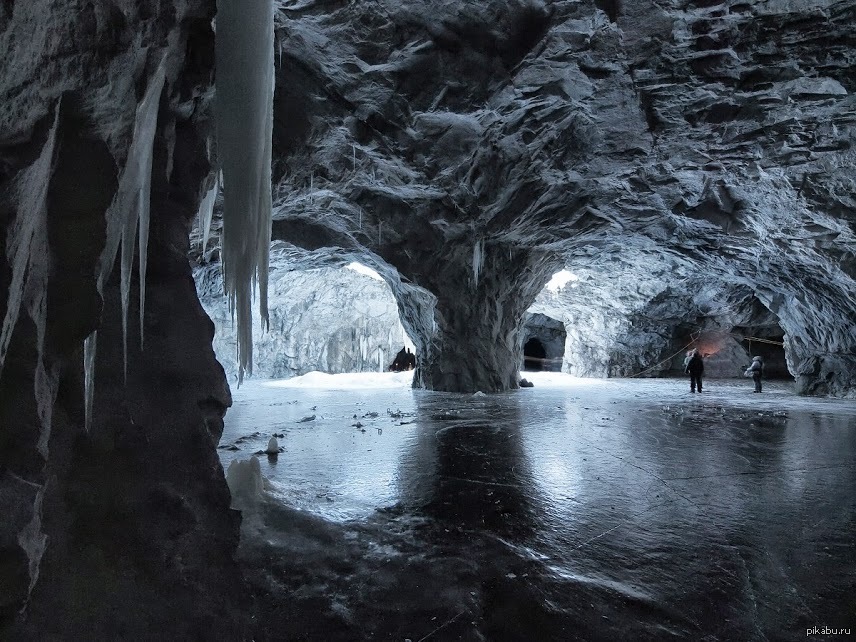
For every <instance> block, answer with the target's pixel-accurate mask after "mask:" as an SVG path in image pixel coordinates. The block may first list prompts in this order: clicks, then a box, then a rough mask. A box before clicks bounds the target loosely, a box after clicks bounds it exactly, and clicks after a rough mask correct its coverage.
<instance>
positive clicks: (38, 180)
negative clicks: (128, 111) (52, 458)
mask: <svg viewBox="0 0 856 642" xmlns="http://www.w3.org/2000/svg"><path fill="white" fill-rule="evenodd" d="M59 113H60V104H59V103H57V106H56V109H55V111H54V119H53V125H52V126H51V129H50V131H49V132H48V137H47V140H46V141H45V145H44V147H42V152H41V154H40V155H39V157H38V159H36V161H35V162H34V163H33V164H32V165H31V166H30V167H29V168H28V169H26V170H25V171H24V172H22V174H21V177H20V179H19V181H18V182H17V185H16V191H17V196H18V203H19V207H18V212H17V216H16V217H15V220H14V222H13V223H12V226H11V228H10V230H9V236H8V239H7V241H6V254H7V261H8V263H9V267H10V268H11V270H12V282H11V283H10V284H9V295H8V299H7V302H6V314H5V316H4V318H3V325H2V329H0V375H1V374H2V372H3V365H4V363H5V360H6V354H7V351H8V349H9V343H10V341H11V339H12V331H13V330H14V328H15V325H16V324H17V322H18V316H19V315H20V311H21V305H22V304H23V305H24V306H25V307H26V309H27V313H28V314H29V316H30V318H31V319H32V320H33V323H34V324H35V326H36V352H37V355H38V356H37V360H36V367H35V372H34V378H33V395H34V397H35V400H36V412H37V414H38V416H39V423H40V424H41V430H40V435H39V441H38V449H39V452H40V453H41V455H42V456H43V457H44V458H45V459H47V456H48V439H49V437H50V430H51V414H52V412H53V405H54V401H55V400H56V390H57V373H56V371H55V370H54V371H52V372H50V373H48V371H47V369H46V368H45V361H44V346H45V331H46V327H47V314H48V309H47V303H48V302H47V296H48V293H47V291H48V275H49V273H50V263H49V261H50V248H49V245H48V208H47V197H48V189H49V187H50V182H51V176H52V175H53V169H54V157H55V150H56V139H57V129H58V128H59Z"/></svg>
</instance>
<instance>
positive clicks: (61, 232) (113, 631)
mask: <svg viewBox="0 0 856 642" xmlns="http://www.w3.org/2000/svg"><path fill="white" fill-rule="evenodd" d="M213 12H214V3H213V2H210V1H208V0H177V1H176V2H171V3H166V4H157V3H155V4H154V5H152V4H151V3H143V4H140V3H135V2H126V1H124V0H123V1H115V0H112V1H107V0H96V1H91V0H87V1H83V0H71V1H69V2H65V3H57V2H52V1H49V0H33V1H31V2H13V3H10V2H4V3H0V48H2V51H3V52H4V61H3V65H2V67H0V312H2V314H0V317H2V318H5V321H4V335H5V331H6V330H7V329H11V328H14V330H13V331H12V332H11V334H9V335H8V340H9V341H10V343H9V344H8V353H7V354H6V355H5V363H4V367H3V371H2V374H0V513H2V515H3V516H4V517H3V519H2V520H0V569H2V572H0V638H3V639H18V640H31V639H96V638H97V639H130V638H133V639H153V638H156V637H157V638H160V637H165V638H170V639H215V638H228V639H236V640H237V639H241V638H242V637H244V634H245V632H246V626H245V624H246V622H245V620H244V616H243V615H242V614H241V608H242V599H243V598H242V591H241V581H240V574H239V571H238V569H237V567H236V564H235V562H234V558H233V555H234V552H235V549H236V546H237V538H238V527H239V517H237V516H236V514H235V513H233V512H232V511H230V509H229V493H228V489H227V487H226V484H225V481H224V478H223V471H222V469H221V467H220V464H219V461H218V458H217V455H216V451H215V446H216V443H217V440H218V439H219V436H220V433H221V431H222V416H223V414H224V412H225V410H226V408H227V407H228V406H229V405H230V404H231V398H230V394H229V389H228V386H227V384H226V380H225V377H224V374H223V370H222V368H221V367H220V366H219V364H218V363H217V362H216V360H215V359H214V353H213V351H212V350H211V338H212V332H213V327H212V325H211V322H210V320H209V319H208V318H207V317H206V316H205V313H204V311H203V310H202V308H201V306H200V304H199V301H198V299H197V296H196V293H195V291H194V286H193V280H192V277H191V273H190V267H189V264H188V261H187V259H186V253H187V250H188V231H189V224H190V221H191V219H192V217H193V215H194V213H195V211H196V207H197V205H198V202H199V197H200V189H201V184H202V182H203V180H204V179H205V178H206V176H207V174H208V173H209V171H210V168H209V165H208V161H207V159H206V158H207V157H206V151H205V150H206V138H207V136H208V132H209V131H210V129H211V126H210V123H209V122H208V121H207V114H208V113H209V112H210V109H209V104H208V103H209V102H210V95H211V83H212V71H213V69H212V68H213V32H212V29H211V19H212V16H213ZM161 63H162V64H163V69H164V77H165V83H164V87H163V91H162V93H161V95H160V100H159V101H155V102H154V109H155V111H156V113H157V124H156V132H155V136H154V148H153V160H152V178H151V189H150V199H151V224H150V236H149V242H148V253H147V256H148V274H147V278H146V284H147V306H146V309H145V314H144V316H143V326H144V327H143V334H144V336H145V350H143V351H141V350H140V348H139V336H140V328H139V321H138V320H137V319H138V318H139V314H138V309H137V308H138V305H137V303H136V301H137V295H138V292H139V277H138V275H137V274H136V273H135V274H134V275H133V278H132V279H131V293H130V294H131V301H132V304H131V309H130V311H129V320H130V322H129V327H128V337H129V338H128V361H127V374H126V366H125V361H124V358H123V333H122V320H121V313H120V308H121V305H120V299H119V290H120V285H119V272H120V270H119V268H118V266H115V267H114V269H113V275H112V278H110V279H109V280H108V281H107V282H106V283H105V285H104V288H103V297H102V296H101V294H100V293H99V290H98V288H97V287H96V275H97V273H98V270H99V260H100V257H101V255H102V251H103V249H104V245H105V240H106V238H107V234H108V228H112V227H113V226H116V225H117V224H119V222H120V219H121V218H122V217H123V216H124V215H125V211H124V210H123V209H122V208H113V209H109V208H110V206H111V203H112V202H113V201H114V199H115V197H116V193H117V189H118V185H119V183H120V181H121V176H122V174H123V172H124V171H125V169H126V168H127V167H129V166H130V164H131V162H130V161H132V160H134V159H129V158H128V150H129V148H130V147H131V143H132V140H133V139H134V136H135V132H134V121H135V112H136V110H137V107H138V104H139V103H140V101H141V100H142V97H143V95H144V94H145V93H146V91H147V90H148V89H149V88H150V87H151V86H152V85H153V83H154V82H155V81H154V78H155V77H156V73H157V71H156V70H157V69H158V66H159V65H160V64H161ZM155 97H157V94H155ZM136 135H139V133H137V134H136ZM135 263H136V262H135ZM18 295H21V298H20V299H19V298H18ZM16 312H17V313H18V314H17V318H15V314H16ZM96 329H97V330H98V352H97V360H96V361H95V364H94V375H95V399H94V412H93V414H92V416H91V421H90V424H91V426H90V428H89V430H88V431H87V430H86V428H85V417H84V413H85V407H84V368H83V363H84V351H83V341H84V338H85V337H87V336H88V335H89V334H90V333H91V332H92V331H93V330H96ZM4 338H6V337H4ZM5 347H6V346H5V345H4V346H3V348H5Z"/></svg>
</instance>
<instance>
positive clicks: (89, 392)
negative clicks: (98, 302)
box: [83, 330, 98, 432]
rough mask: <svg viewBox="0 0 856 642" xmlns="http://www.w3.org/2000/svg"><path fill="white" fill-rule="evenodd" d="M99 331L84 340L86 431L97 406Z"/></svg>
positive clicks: (84, 412)
mask: <svg viewBox="0 0 856 642" xmlns="http://www.w3.org/2000/svg"><path fill="white" fill-rule="evenodd" d="M97 348H98V331H97V330H96V331H95V332H93V333H92V334H90V335H89V336H88V337H86V339H85V340H84V341H83V397H84V401H83V414H84V416H85V418H86V432H89V429H90V428H91V427H92V410H93V409H94V408H95V355H96V353H97V352H98V349H97Z"/></svg>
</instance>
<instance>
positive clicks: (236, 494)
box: [226, 457, 265, 509]
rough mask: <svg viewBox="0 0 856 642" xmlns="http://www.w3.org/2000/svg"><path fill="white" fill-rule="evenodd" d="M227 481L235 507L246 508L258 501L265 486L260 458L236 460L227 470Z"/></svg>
mask: <svg viewBox="0 0 856 642" xmlns="http://www.w3.org/2000/svg"><path fill="white" fill-rule="evenodd" d="M226 483H227V484H228V485H229V492H230V493H231V494H232V507H233V508H237V509H246V508H249V507H251V506H253V505H254V504H255V503H257V502H258V501H259V499H261V497H262V493H263V492H264V486H265V484H264V478H263V477H262V468H261V465H260V464H259V460H258V458H257V457H250V458H249V459H236V460H234V461H233V462H232V463H231V464H229V469H228V470H227V471H226Z"/></svg>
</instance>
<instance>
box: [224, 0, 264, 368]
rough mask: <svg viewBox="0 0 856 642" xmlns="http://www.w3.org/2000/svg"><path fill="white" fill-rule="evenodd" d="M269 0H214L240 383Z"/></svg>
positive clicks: (260, 179)
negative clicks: (215, 5)
mask: <svg viewBox="0 0 856 642" xmlns="http://www.w3.org/2000/svg"><path fill="white" fill-rule="evenodd" d="M273 17H274V6H273V2H272V0H217V35H216V45H217V51H216V64H217V79H216V89H217V95H216V103H215V105H216V115H217V139H218V144H217V151H218V155H219V159H220V166H221V168H222V171H223V257H222V258H223V281H224V285H225V288H226V293H227V295H228V297H229V305H230V307H231V310H232V314H233V315H234V314H235V310H236V309H237V317H238V332H237V334H238V382H239V383H240V382H241V381H243V377H244V372H245V371H246V372H248V373H250V374H252V372H253V325H252V311H251V307H252V293H253V292H254V291H255V283H256V282H258V286H259V308H260V312H261V316H262V321H263V324H264V326H265V327H267V326H268V325H269V318H268V310H267V282H268V258H269V257H268V254H269V249H270V236H271V135H272V131H273V91H274V47H273Z"/></svg>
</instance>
